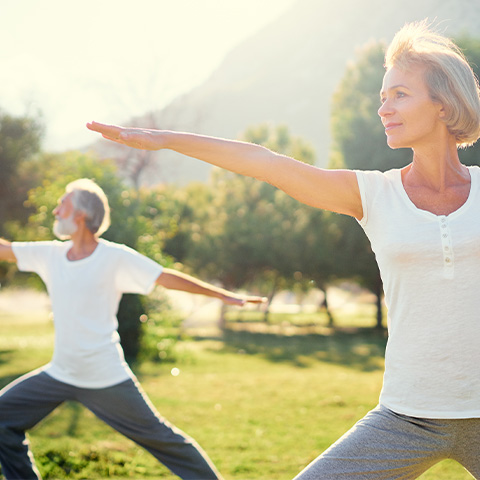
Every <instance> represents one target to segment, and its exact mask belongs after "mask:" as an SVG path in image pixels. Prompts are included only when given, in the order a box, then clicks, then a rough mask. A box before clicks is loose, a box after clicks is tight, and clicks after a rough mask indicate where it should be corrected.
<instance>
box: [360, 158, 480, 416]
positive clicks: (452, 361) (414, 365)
mask: <svg viewBox="0 0 480 480" xmlns="http://www.w3.org/2000/svg"><path fill="white" fill-rule="evenodd" d="M469 172H470V177H471V187H470V194H469V197H468V199H467V201H466V203H464V204H463V205H462V206H461V207H460V208H459V209H458V210H456V211H455V212H453V213H451V214H450V215H447V216H445V215H434V214H433V213H431V212H428V211H425V210H421V209H419V208H417V207H416V206H415V205H414V204H413V202H412V201H411V200H410V198H409V197H408V195H407V193H406V191H405V189H404V187H403V184H402V179H401V171H400V170H390V171H388V172H385V173H381V172H378V171H369V172H367V171H365V172H357V179H358V184H359V187H360V192H361V197H362V202H363V212H364V217H363V218H362V219H361V220H360V224H361V225H362V227H363V229H364V230H365V232H366V234H367V236H368V238H369V239H370V242H371V245H372V249H373V251H374V253H375V256H376V259H377V262H378V265H379V268H380V273H381V276H382V280H383V285H384V291H385V300H386V303H387V307H388V329H389V339H388V344H387V349H386V352H385V375H384V382H383V388H382V393H381V395H380V403H381V404H382V405H384V406H386V407H387V408H389V409H391V410H393V411H395V412H397V413H400V414H406V415H410V416H414V417H415V416H416V417H424V418H473V417H477V418H478V417H480V282H479V280H480V195H479V188H480V169H479V168H478V167H469Z"/></svg>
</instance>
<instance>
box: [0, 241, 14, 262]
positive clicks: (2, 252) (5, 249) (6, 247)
mask: <svg viewBox="0 0 480 480" xmlns="http://www.w3.org/2000/svg"><path fill="white" fill-rule="evenodd" d="M0 261H5V262H16V261H17V258H16V257H15V254H14V253H13V249H12V244H11V243H10V242H9V241H7V240H4V239H3V238H0Z"/></svg>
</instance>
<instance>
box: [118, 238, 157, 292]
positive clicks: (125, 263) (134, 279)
mask: <svg viewBox="0 0 480 480" xmlns="http://www.w3.org/2000/svg"><path fill="white" fill-rule="evenodd" d="M117 260H118V262H117V265H116V268H115V285H116V287H117V289H118V290H119V291H120V292H122V293H138V294H141V295H147V294H149V293H150V292H151V291H152V290H153V288H154V286H155V281H156V279H157V278H158V276H159V275H160V274H161V273H162V271H163V267H162V266H161V265H160V264H158V263H157V262H154V261H153V260H151V259H150V258H148V257H145V256H144V255H142V254H140V253H138V252H136V251H135V250H133V249H131V248H129V247H126V246H121V247H119V249H118V259H117Z"/></svg>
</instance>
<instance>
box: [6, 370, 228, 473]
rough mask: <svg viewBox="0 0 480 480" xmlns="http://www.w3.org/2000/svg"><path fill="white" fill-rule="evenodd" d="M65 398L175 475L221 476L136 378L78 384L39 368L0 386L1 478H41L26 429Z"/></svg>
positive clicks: (196, 445) (199, 448) (197, 446)
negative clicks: (114, 382) (107, 383)
mask: <svg viewBox="0 0 480 480" xmlns="http://www.w3.org/2000/svg"><path fill="white" fill-rule="evenodd" d="M66 400H69V401H77V402H80V403H81V404H83V405H84V406H85V407H87V408H88V409H89V410H91V411H92V412H93V413H94V414H95V415H96V416H97V417H98V418H100V419H101V420H103V421H104V422H105V423H107V424H108V425H110V426H111V427H112V428H114V429H115V430H117V431H119V432H120V433H122V434H123V435H125V436H126V437H128V438H130V439H131V440H133V441H134V442H136V443H137V444H138V445H140V446H142V447H143V448H145V449H146V450H147V451H149V452H150V453H151V454H152V455H153V456H154V457H155V458H157V459H158V460H159V461H160V462H162V463H163V464H164V465H165V466H167V467H168V468H169V469H170V470H171V471H172V472H174V473H175V474H176V475H178V476H179V477H181V478H183V479H191V480H194V479H195V480H213V479H219V478H221V476H220V474H219V473H218V472H217V470H216V469H215V467H214V465H213V464H212V462H211V461H210V460H209V458H208V457H207V455H206V453H205V452H203V450H202V449H201V447H200V446H199V445H198V444H197V443H196V442H195V441H194V440H193V439H192V438H189V437H188V436H187V435H185V434H184V433H183V432H182V431H181V430H179V429H177V428H176V427H174V426H173V425H171V424H169V423H168V422H167V421H166V420H165V419H164V418H162V417H161V416H160V415H159V414H158V412H157V411H156V410H155V408H154V407H153V405H152V404H151V403H150V401H149V399H148V398H147V396H146V395H145V393H144V392H143V391H142V389H141V387H140V385H139V384H138V382H136V381H133V380H130V379H129V380H126V381H125V382H122V383H120V384H118V385H114V386H112V387H108V388H101V389H87V388H78V387H74V386H72V385H68V384H65V383H62V382H59V381H57V380H55V379H54V378H52V377H50V376H49V375H48V374H46V373H45V372H42V371H34V372H31V373H29V374H27V375H24V376H23V377H21V378H19V379H17V380H16V381H14V382H12V383H11V384H10V385H8V386H7V387H5V388H4V389H3V390H2V391H1V392H0V463H1V465H2V472H3V475H4V476H5V478H7V479H8V480H13V479H22V480H37V479H40V478H41V477H40V474H39V472H38V470H37V468H36V466H35V462H34V459H33V455H32V454H31V452H30V449H29V443H28V440H27V439H26V436H25V431H26V430H29V429H30V428H32V427H34V426H35V425H36V424H37V423H38V422H39V421H40V420H42V419H43V418H45V417H46V416H47V415H48V414H49V413H50V412H52V411H53V410H54V409H55V408H56V407H58V406H59V405H60V404H61V403H63V402H64V401H66Z"/></svg>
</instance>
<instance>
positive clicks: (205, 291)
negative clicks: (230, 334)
mask: <svg viewBox="0 0 480 480" xmlns="http://www.w3.org/2000/svg"><path fill="white" fill-rule="evenodd" d="M155 283H156V284H157V285H160V286H162V287H165V288H168V289H171V290H182V291H184V292H188V293H197V294H199V295H206V296H208V297H215V298H219V299H220V300H222V301H223V302H224V303H227V304H229V305H239V306H242V305H244V304H245V303H263V302H265V301H266V300H267V299H266V298H265V297H257V296H249V295H239V294H236V293H233V292H229V291H228V290H224V289H223V288H219V287H216V286H215V285H212V284H210V283H207V282H203V281H201V280H198V279H197V278H195V277H192V276H190V275H186V274H184V273H181V272H178V271H177V270H172V269H171V268H165V269H164V270H163V272H162V273H161V274H160V276H159V277H158V278H157V280H156V282H155Z"/></svg>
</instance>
